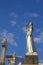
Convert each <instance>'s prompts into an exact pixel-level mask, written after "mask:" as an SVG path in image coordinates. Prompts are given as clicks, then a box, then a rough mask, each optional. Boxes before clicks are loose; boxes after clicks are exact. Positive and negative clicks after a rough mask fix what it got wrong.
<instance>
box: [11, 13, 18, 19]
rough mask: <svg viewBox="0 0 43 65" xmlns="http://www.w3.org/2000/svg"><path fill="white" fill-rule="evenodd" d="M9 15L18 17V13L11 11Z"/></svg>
mask: <svg viewBox="0 0 43 65" xmlns="http://www.w3.org/2000/svg"><path fill="white" fill-rule="evenodd" d="M10 16H12V17H14V18H17V17H18V15H17V14H16V13H14V12H11V13H10Z"/></svg>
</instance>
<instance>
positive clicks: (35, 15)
mask: <svg viewBox="0 0 43 65" xmlns="http://www.w3.org/2000/svg"><path fill="white" fill-rule="evenodd" d="M38 16H39V15H38V14H37V13H29V17H35V18H36V17H38Z"/></svg>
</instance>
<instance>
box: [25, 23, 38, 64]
mask: <svg viewBox="0 0 43 65" xmlns="http://www.w3.org/2000/svg"><path fill="white" fill-rule="evenodd" d="M32 33H33V24H32V22H30V23H29V25H28V24H27V25H26V40H27V47H26V49H27V51H26V54H25V60H24V64H25V65H27V64H28V65H30V64H36V65H37V64H38V55H37V52H36V50H35V47H34V41H33V36H32Z"/></svg>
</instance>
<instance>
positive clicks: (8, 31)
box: [0, 0, 43, 62]
mask: <svg viewBox="0 0 43 65" xmlns="http://www.w3.org/2000/svg"><path fill="white" fill-rule="evenodd" d="M29 22H32V23H33V27H34V32H33V37H34V44H35V47H36V50H37V52H38V57H39V62H43V0H0V42H1V40H2V38H3V37H6V38H7V51H6V54H13V53H14V52H16V55H17V56H22V57H24V56H25V53H26V33H25V24H26V23H29ZM0 51H1V44H0ZM0 54H1V53H0Z"/></svg>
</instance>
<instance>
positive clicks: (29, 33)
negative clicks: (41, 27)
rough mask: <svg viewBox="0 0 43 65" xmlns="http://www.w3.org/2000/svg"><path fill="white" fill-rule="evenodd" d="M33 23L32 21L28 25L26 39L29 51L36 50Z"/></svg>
mask: <svg viewBox="0 0 43 65" xmlns="http://www.w3.org/2000/svg"><path fill="white" fill-rule="evenodd" d="M32 32H33V24H32V23H31V22H30V24H29V26H28V25H27V26H26V33H27V35H26V39H27V53H28V52H34V45H33V37H32Z"/></svg>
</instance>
